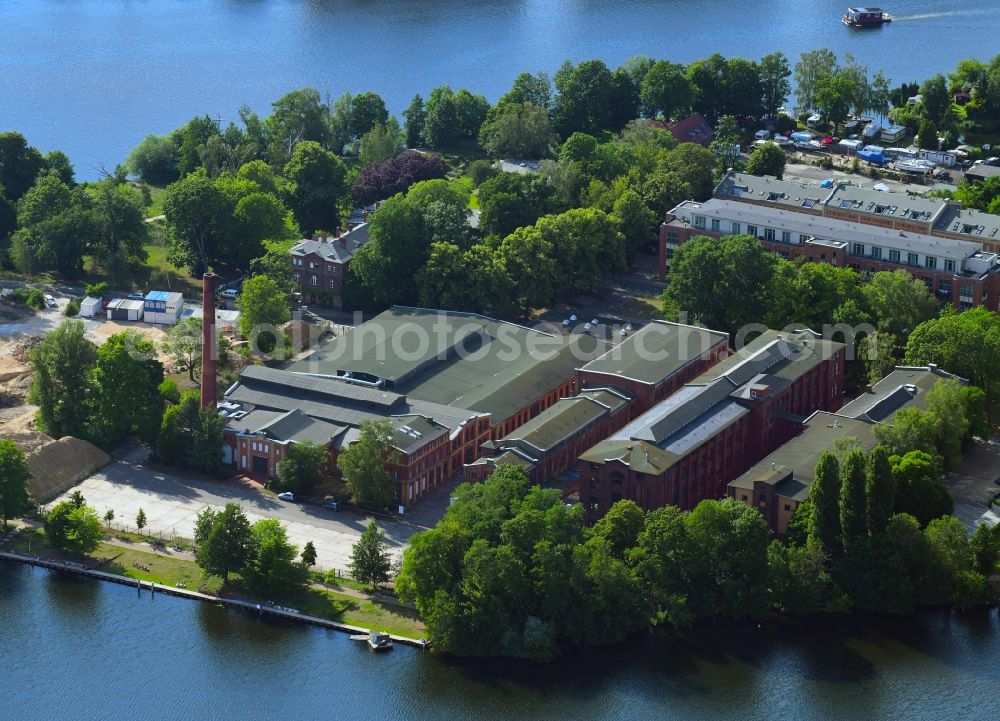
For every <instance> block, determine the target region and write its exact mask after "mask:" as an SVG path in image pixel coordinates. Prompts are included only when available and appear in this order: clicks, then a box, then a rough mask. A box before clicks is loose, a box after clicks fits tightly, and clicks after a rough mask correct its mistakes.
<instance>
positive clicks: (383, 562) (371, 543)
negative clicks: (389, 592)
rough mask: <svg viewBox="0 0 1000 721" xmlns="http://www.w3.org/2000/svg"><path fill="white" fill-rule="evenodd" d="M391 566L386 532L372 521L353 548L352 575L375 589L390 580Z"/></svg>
mask: <svg viewBox="0 0 1000 721" xmlns="http://www.w3.org/2000/svg"><path fill="white" fill-rule="evenodd" d="M391 567H392V556H391V555H390V554H389V548H388V546H387V544H386V542H385V534H384V533H383V532H382V531H380V530H379V529H378V526H376V525H375V521H372V522H370V523H369V524H368V527H367V528H366V529H365V530H364V532H363V533H362V534H361V538H359V539H358V542H357V543H355V544H354V547H353V548H352V549H351V576H352V577H353V578H354V580H356V581H360V582H361V583H367V584H368V585H369V586H371V587H372V590H375V589H377V588H378V587H379V586H380V585H381V584H383V583H385V582H386V581H388V580H389V569H390V568H391Z"/></svg>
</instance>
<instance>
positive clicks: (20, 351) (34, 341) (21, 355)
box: [3, 336, 42, 365]
mask: <svg viewBox="0 0 1000 721" xmlns="http://www.w3.org/2000/svg"><path fill="white" fill-rule="evenodd" d="M41 343H42V339H41V338H37V337H34V336H32V337H30V338H25V339H23V340H19V341H16V342H14V343H11V344H10V345H9V346H8V347H5V348H4V349H3V352H4V355H9V356H10V357H11V358H13V359H14V360H16V361H17V362H18V363H20V364H25V363H27V362H28V353H29V352H30V351H31V349H32V348H34V347H35V346H38V345H41ZM3 365H6V362H5V363H4V364H3Z"/></svg>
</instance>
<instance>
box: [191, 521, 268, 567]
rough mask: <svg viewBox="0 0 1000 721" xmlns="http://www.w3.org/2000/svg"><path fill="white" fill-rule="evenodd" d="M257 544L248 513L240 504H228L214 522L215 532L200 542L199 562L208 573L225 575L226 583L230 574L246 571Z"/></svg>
mask: <svg viewBox="0 0 1000 721" xmlns="http://www.w3.org/2000/svg"><path fill="white" fill-rule="evenodd" d="M275 523H277V521H275ZM253 541H254V539H253V535H252V533H251V530H250V521H249V520H247V516H246V513H244V511H243V509H242V508H240V506H239V504H236V503H227V504H226V507H225V508H223V509H222V511H220V512H219V513H217V514H215V516H214V518H213V519H212V529H211V530H210V531H209V532H208V535H207V536H206V537H205V540H204V541H203V542H201V543H199V545H198V551H197V553H196V554H195V560H196V561H197V563H198V565H199V566H200V567H201V569H202V570H203V571H204V572H205V573H206V574H209V575H213V576H221V577H222V580H223V582H226V581H228V580H229V574H230V573H234V572H236V571H240V570H242V569H243V568H244V567H245V566H246V565H247V563H248V562H249V561H250V558H251V556H252V554H253V551H254V543H253Z"/></svg>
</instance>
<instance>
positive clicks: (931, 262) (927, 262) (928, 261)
mask: <svg viewBox="0 0 1000 721" xmlns="http://www.w3.org/2000/svg"><path fill="white" fill-rule="evenodd" d="M924 267H925V268H930V269H931V270H934V269H935V268H937V258H935V257H934V256H933V255H925V256H924Z"/></svg>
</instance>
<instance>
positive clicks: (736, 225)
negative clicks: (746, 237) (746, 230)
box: [733, 223, 742, 235]
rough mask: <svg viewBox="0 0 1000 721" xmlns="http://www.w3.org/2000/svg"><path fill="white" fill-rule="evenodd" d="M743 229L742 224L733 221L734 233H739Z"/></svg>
mask: <svg viewBox="0 0 1000 721" xmlns="http://www.w3.org/2000/svg"><path fill="white" fill-rule="evenodd" d="M741 230H742V226H741V225H740V224H739V223H733V235H739V234H740V232H741Z"/></svg>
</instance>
